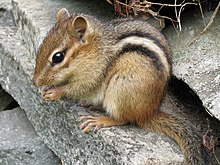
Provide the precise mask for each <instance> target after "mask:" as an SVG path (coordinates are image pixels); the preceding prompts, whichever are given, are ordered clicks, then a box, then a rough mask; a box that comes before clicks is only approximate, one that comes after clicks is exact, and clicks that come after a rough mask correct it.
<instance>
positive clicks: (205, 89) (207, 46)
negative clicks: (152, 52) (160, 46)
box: [165, 11, 220, 120]
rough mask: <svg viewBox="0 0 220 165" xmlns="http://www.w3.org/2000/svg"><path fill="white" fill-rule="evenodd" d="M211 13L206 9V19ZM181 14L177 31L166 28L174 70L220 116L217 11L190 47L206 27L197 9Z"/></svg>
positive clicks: (219, 28)
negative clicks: (210, 23) (178, 32)
mask: <svg viewBox="0 0 220 165" xmlns="http://www.w3.org/2000/svg"><path fill="white" fill-rule="evenodd" d="M212 14H213V12H206V13H205V22H206V23H208V22H209V19H210V17H211V15H212ZM184 18H185V19H183V20H182V22H183V23H184V24H183V29H182V31H181V32H180V34H178V35H177V33H176V32H175V31H174V30H173V29H168V30H167V31H166V32H165V34H166V35H167V38H168V40H169V42H170V45H171V47H172V50H173V52H174V74H175V75H176V76H177V77H178V78H179V79H182V80H183V81H185V82H186V83H187V84H188V85H189V86H190V88H192V89H193V90H194V91H195V92H196V93H197V95H198V96H199V98H200V99H201V100H202V102H203V105H204V107H205V108H206V110H207V111H208V112H209V113H210V115H212V116H214V117H216V118H217V119H218V120H220V111H219V109H220V88H219V85H220V59H219V55H220V40H219V39H220V33H219V31H220V24H219V22H220V13H219V12H218V14H217V16H216V18H215V19H214V22H213V24H212V25H211V27H210V29H208V30H207V31H206V33H204V34H203V35H202V36H201V37H200V38H199V39H198V40H197V41H196V42H195V43H194V44H192V45H191V46H189V47H188V46H187V45H188V44H189V43H190V42H191V41H192V40H193V38H194V37H196V36H197V35H199V33H200V32H201V31H202V30H203V29H204V28H205V27H204V24H203V20H202V17H201V13H200V11H197V12H193V13H188V15H186V16H185V17H184ZM189 18H190V19H189Z"/></svg>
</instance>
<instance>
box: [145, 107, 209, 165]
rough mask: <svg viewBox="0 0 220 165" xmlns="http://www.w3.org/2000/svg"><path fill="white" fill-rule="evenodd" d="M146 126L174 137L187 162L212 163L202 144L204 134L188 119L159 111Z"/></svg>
mask: <svg viewBox="0 0 220 165" xmlns="http://www.w3.org/2000/svg"><path fill="white" fill-rule="evenodd" d="M144 127H145V128H146V129H147V130H150V131H155V132H159V133H163V134H165V135H167V136H169V137H171V138H173V139H174V140H175V141H176V142H177V144H178V145H179V146H180V148H181V149H182V152H183V154H184V156H185V161H186V164H191V165H208V164H210V156H209V153H208V151H207V149H206V148H205V147H204V146H203V144H202V136H201V135H200V134H199V131H198V130H196V128H194V127H193V126H192V124H190V123H189V122H188V121H187V120H186V119H184V118H177V117H175V116H173V115H171V114H168V113H165V112H161V111H159V112H158V113H157V115H155V117H153V118H152V119H150V120H149V121H148V122H147V123H146V125H145V126H144Z"/></svg>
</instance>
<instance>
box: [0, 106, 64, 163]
mask: <svg viewBox="0 0 220 165" xmlns="http://www.w3.org/2000/svg"><path fill="white" fill-rule="evenodd" d="M59 163H60V161H59V159H58V158H57V157H56V156H55V155H54V153H53V152H52V151H51V150H50V149H48V148H47V146H46V145H45V144H44V143H43V140H42V139H41V138H40V137H39V136H38V135H37V134H36V132H35V131H34V128H33V126H32V125H31V123H30V122H29V121H28V119H27V117H26V115H25V113H24V111H23V110H22V109H21V108H16V109H13V110H6V111H3V112H0V164H1V165H28V164H31V165H39V164H44V165H53V164H54V165H55V164H57V165H58V164H59Z"/></svg>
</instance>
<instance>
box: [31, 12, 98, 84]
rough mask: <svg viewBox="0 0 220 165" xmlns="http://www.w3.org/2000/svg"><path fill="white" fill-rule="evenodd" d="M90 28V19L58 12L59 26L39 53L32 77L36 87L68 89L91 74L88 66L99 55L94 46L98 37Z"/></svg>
mask: <svg viewBox="0 0 220 165" xmlns="http://www.w3.org/2000/svg"><path fill="white" fill-rule="evenodd" d="M91 24H92V23H91V21H90V17H89V16H85V15H70V14H69V12H68V11H67V9H61V10H59V12H58V13H57V16H56V24H55V25H54V27H53V28H52V29H51V30H50V31H49V33H48V35H47V36H46V37H45V39H44V40H43V43H42V44H41V46H40V48H39V50H38V53H37V59H36V67H35V72H34V76H33V81H34V83H35V85H36V86H58V85H59V86H60V85H64V84H65V85H66V84H67V83H69V81H77V76H79V75H80V74H83V73H84V72H88V71H89V66H88V65H87V64H88V63H89V60H90V59H91V58H93V57H92V55H93V54H95V52H96V51H97V48H96V47H95V46H93V45H94V43H95V42H96V37H95V35H94V28H93V27H94V26H91ZM83 66H84V67H83ZM74 77H75V78H74Z"/></svg>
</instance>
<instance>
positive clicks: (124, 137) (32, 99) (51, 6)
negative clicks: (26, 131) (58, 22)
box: [0, 0, 183, 165]
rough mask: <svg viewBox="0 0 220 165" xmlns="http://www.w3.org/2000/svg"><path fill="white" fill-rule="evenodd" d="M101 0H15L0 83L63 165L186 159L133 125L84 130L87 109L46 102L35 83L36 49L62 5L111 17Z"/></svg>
mask: <svg viewBox="0 0 220 165" xmlns="http://www.w3.org/2000/svg"><path fill="white" fill-rule="evenodd" d="M99 3H101V2H99V1H88V4H87V6H86V7H85V4H84V3H83V2H82V1H65V2H63V1H49V0H48V1H40V0H33V1H31V2H28V1H26V0H14V1H13V2H12V4H13V8H12V10H13V15H14V20H15V21H16V24H17V26H18V28H16V27H10V28H8V27H1V28H0V52H1V54H0V84H1V85H2V87H3V88H4V89H5V90H6V91H7V92H9V93H10V94H11V95H12V96H13V97H14V98H15V99H16V100H17V101H18V103H19V105H20V106H21V107H22V109H24V110H25V112H26V115H27V117H28V119H29V120H30V122H31V123H32V125H33V126H34V128H35V130H36V131H37V133H38V134H39V135H40V136H41V137H42V138H43V140H44V142H45V143H46V144H47V146H48V147H49V148H50V149H52V150H53V151H54V152H55V154H56V155H58V157H59V158H61V161H62V163H63V164H100V165H101V164H105V165H108V164H140V165H141V164H150V163H151V164H158V165H159V164H180V163H182V162H183V155H182V154H181V152H180V150H179V147H178V146H177V145H176V144H175V143H174V142H173V141H172V140H171V139H170V138H168V137H166V136H163V135H158V134H157V133H153V132H146V131H144V130H142V129H139V128H136V127H134V126H122V127H113V128H105V129H101V130H100V131H98V132H97V133H96V134H95V133H91V134H84V133H82V131H81V129H80V128H79V125H80V122H79V120H78V118H79V116H81V115H85V114H88V113H89V112H87V110H86V109H85V108H83V107H80V106H78V105H77V104H76V103H75V102H73V101H72V100H67V99H63V100H60V101H55V102H45V101H44V100H43V99H42V97H41V96H40V95H39V93H38V90H37V89H36V88H35V87H34V85H33V83H32V81H31V78H32V75H33V69H34V61H35V52H36V50H37V48H38V46H39V43H40V41H41V40H42V38H43V37H44V36H45V34H46V32H47V30H49V29H50V27H51V26H52V25H53V23H54V17H55V13H56V12H57V11H58V9H60V8H62V7H66V8H68V9H70V11H71V12H72V13H73V12H78V11H80V12H85V11H86V12H87V13H92V12H95V13H96V16H97V15H98V14H99V15H102V16H103V17H105V16H107V11H105V12H103V11H102V12H101V11H100V12H97V11H99V10H98V9H101V8H103V10H106V8H105V7H99V8H98V9H97V8H95V7H94V6H96V5H97V6H100V5H101V4H99ZM106 3H107V2H106ZM97 6H96V7H97ZM101 13H102V14H101ZM103 13H106V15H103ZM9 34H10V35H9ZM170 107H172V105H171V106H170Z"/></svg>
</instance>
